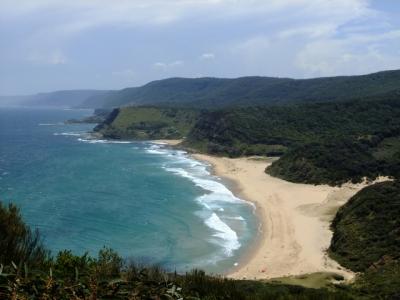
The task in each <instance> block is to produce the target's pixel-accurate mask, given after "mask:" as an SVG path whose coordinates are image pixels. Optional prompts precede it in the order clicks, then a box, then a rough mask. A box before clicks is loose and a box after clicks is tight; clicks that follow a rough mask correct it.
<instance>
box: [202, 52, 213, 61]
mask: <svg viewBox="0 0 400 300" xmlns="http://www.w3.org/2000/svg"><path fill="white" fill-rule="evenodd" d="M214 58H215V54H214V53H203V54H202V55H201V56H200V59H203V60H210V59H214Z"/></svg>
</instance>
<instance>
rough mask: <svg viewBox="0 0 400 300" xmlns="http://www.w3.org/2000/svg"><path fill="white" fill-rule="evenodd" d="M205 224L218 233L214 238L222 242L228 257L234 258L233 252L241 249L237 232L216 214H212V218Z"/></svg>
mask: <svg viewBox="0 0 400 300" xmlns="http://www.w3.org/2000/svg"><path fill="white" fill-rule="evenodd" d="M205 224H206V225H207V226H208V227H210V228H211V229H213V230H215V231H216V233H215V234H213V236H214V237H216V238H218V239H220V240H222V246H223V247H224V252H225V254H226V255H227V256H232V254H233V251H234V250H237V249H239V248H240V243H239V239H238V236H237V234H236V232H235V231H233V230H232V229H231V228H230V227H229V226H228V225H226V224H225V223H224V222H222V221H221V219H220V218H219V217H218V215H217V214H216V213H212V215H211V217H209V218H208V219H207V220H206V221H205ZM216 243H218V244H220V241H216Z"/></svg>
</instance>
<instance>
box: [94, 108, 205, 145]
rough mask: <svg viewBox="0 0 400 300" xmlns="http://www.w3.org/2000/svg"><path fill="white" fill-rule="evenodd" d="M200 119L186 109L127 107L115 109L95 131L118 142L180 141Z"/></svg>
mask: <svg viewBox="0 0 400 300" xmlns="http://www.w3.org/2000/svg"><path fill="white" fill-rule="evenodd" d="M197 116H198V112H197V111H195V110H192V109H185V108H180V109H177V108H157V107H149V106H147V107H124V108H119V109H115V110H114V111H113V112H112V113H111V114H110V115H109V117H108V118H107V119H106V120H105V122H103V123H102V124H100V125H99V126H97V127H96V128H95V131H96V132H97V133H100V134H101V135H102V136H104V137H106V138H114V139H137V140H145V139H180V138H183V137H184V136H186V135H187V133H188V132H189V130H190V129H191V128H192V126H193V124H194V123H195V122H196V120H197Z"/></svg>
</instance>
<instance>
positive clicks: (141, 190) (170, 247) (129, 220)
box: [0, 108, 258, 273]
mask: <svg viewBox="0 0 400 300" xmlns="http://www.w3.org/2000/svg"><path fill="white" fill-rule="evenodd" d="M91 113H92V112H91V111H89V110H54V109H47V110H46V109H35V110H32V109H21V108H19V109H15V108H1V109H0V199H1V201H3V202H5V203H7V202H13V203H16V204H17V205H18V206H19V207H20V208H21V212H22V215H23V217H24V220H25V221H26V222H27V223H28V224H29V225H31V226H32V227H34V228H38V229H39V230H40V232H41V234H42V236H43V238H44V242H45V245H46V246H47V247H48V248H50V249H51V250H52V251H53V253H56V252H57V251H58V250H62V249H71V250H72V251H73V252H74V253H76V254H83V253H85V252H86V251H88V252H89V253H90V254H92V255H96V254H97V252H98V250H99V249H100V248H101V247H103V246H108V247H112V248H113V249H114V250H117V251H118V252H119V253H120V254H121V255H122V256H123V257H125V258H133V259H136V260H140V261H141V262H148V263H158V264H161V265H163V266H164V267H167V268H170V269H177V270H178V271H185V270H189V269H191V268H194V267H201V268H204V269H205V270H206V271H208V272H214V273H215V272H223V271H225V270H227V269H229V268H230V267H232V266H233V265H234V264H235V263H236V262H237V261H239V258H240V256H241V255H242V254H243V252H244V251H246V249H247V248H248V247H249V245H250V244H251V242H252V241H253V239H254V235H255V233H256V232H257V226H258V223H257V219H256V217H255V215H254V208H253V206H251V205H250V204H249V203H247V202H245V201H243V200H241V199H238V198H236V197H235V196H234V195H233V194H232V193H231V192H230V191H229V190H228V188H227V187H226V185H224V182H223V181H221V179H219V178H217V177H215V176H212V175H211V174H210V167H209V166H208V165H206V164H205V163H202V162H199V161H196V160H193V159H192V158H191V157H189V156H188V155H187V154H186V153H185V152H183V151H179V150H172V149H169V148H168V147H166V146H164V145H159V144H154V143H151V142H130V141H118V142H117V141H106V140H94V139H91V138H90V136H89V135H88V132H90V130H91V129H92V127H93V125H89V124H79V125H65V124H64V123H63V121H65V120H67V119H71V118H80V117H83V116H87V115H91Z"/></svg>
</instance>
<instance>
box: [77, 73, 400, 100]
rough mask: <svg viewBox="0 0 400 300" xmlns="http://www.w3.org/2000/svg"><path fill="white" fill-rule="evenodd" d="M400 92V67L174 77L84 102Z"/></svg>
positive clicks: (327, 97) (351, 96) (305, 97)
mask: <svg viewBox="0 0 400 300" xmlns="http://www.w3.org/2000/svg"><path fill="white" fill-rule="evenodd" d="M399 93H400V71H385V72H379V73H374V74H369V75H362V76H339V77H326V78H314V79H290V78H272V77H255V76H254V77H242V78H236V79H221V78H193V79H189V78H169V79H164V80H158V81H153V82H150V83H148V84H146V85H144V86H141V87H134V88H126V89H123V90H119V91H112V92H109V93H107V94H102V95H99V96H94V97H91V98H90V99H88V100H87V102H86V104H83V106H89V107H93V106H97V107H100V106H102V107H119V106H127V105H168V106H192V107H197V108H217V107H219V108H222V107H229V106H252V105H270V104H282V103H298V102H326V101H342V100H346V99H347V100H348V99H354V98H360V99H364V98H369V97H373V98H374V99H376V98H381V97H386V96H387V95H391V94H397V95H399Z"/></svg>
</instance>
